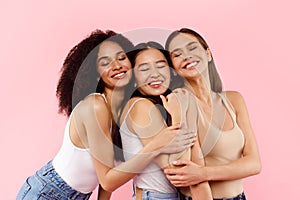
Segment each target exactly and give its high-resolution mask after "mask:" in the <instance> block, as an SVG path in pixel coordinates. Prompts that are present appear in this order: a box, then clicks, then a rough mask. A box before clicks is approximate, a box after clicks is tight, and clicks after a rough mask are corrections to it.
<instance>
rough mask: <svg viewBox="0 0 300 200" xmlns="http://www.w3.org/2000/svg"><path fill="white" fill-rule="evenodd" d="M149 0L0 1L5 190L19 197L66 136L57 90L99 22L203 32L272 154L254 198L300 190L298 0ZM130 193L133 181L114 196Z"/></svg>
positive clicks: (263, 148)
mask: <svg viewBox="0 0 300 200" xmlns="http://www.w3.org/2000/svg"><path fill="white" fill-rule="evenodd" d="M141 2H142V1H138V0H132V1H114V0H112V1H106V2H105V3H104V2H102V1H71V0H65V1H33V0H28V1H15V0H12V1H1V6H0V22H1V23H0V24H1V32H0V45H1V50H0V51H1V53H0V55H1V59H0V66H1V67H0V74H1V78H0V87H1V88H0V89H1V90H0V91H1V104H0V105H1V117H0V133H1V140H0V148H1V151H0V152H1V170H0V177H1V180H0V196H1V199H9V200H12V199H15V197H16V193H17V191H18V189H19V188H20V186H21V184H22V183H23V182H24V181H25V179H26V177H27V176H29V175H31V174H32V173H34V172H35V170H37V169H38V168H39V167H41V166H42V165H43V164H45V163H46V162H47V161H48V160H50V159H52V158H53V156H54V155H55V154H56V152H57V151H58V149H59V147H60V145H61V142H62V138H63V129H64V125H65V122H66V119H65V117H64V116H62V115H59V114H58V113H57V110H58V109H57V99H56V97H55V89H56V84H57V81H58V77H59V70H60V68H61V65H62V62H63V59H64V58H65V56H66V54H67V52H68V51H69V49H70V48H71V47H72V46H73V45H75V44H76V43H77V42H78V41H80V40H81V39H83V37H85V36H86V35H88V34H89V33H90V32H91V31H92V30H94V29H96V28H100V29H112V30H115V31H116V32H126V31H132V30H134V29H141V28H147V27H157V28H161V29H169V30H174V29H178V28H180V27H190V28H192V29H195V30H196V31H199V32H200V33H201V34H202V35H203V36H204V37H205V38H206V40H207V42H208V43H209V45H210V47H211V50H212V52H213V55H214V58H215V61H216V64H217V66H218V69H219V71H220V73H221V75H222V79H223V81H224V85H225V88H226V89H227V90H238V91H240V92H241V93H242V94H243V96H244V97H245V99H246V103H247V105H248V109H249V113H250V117H251V121H252V125H253V128H254V130H255V134H256V137H257V141H258V144H259V149H260V153H261V158H262V163H263V170H262V173H261V174H260V175H258V176H254V177H251V178H246V179H245V181H244V186H245V192H246V194H247V196H248V199H252V200H260V199H290V198H293V199H300V194H299V193H298V192H297V191H299V189H298V186H299V180H298V179H299V178H300V172H299V169H300V164H299V155H298V153H299V152H300V151H299V150H300V148H299V146H300V145H299V141H300V134H299V133H300V132H299V130H298V126H297V125H298V124H299V113H300V107H299V103H298V102H300V98H299V89H300V87H299V86H300V84H299V83H300V81H299V77H298V76H299V74H300V61H299V47H300V39H299V35H300V30H299V25H297V24H299V23H298V20H299V18H300V14H299V9H298V8H299V7H300V5H299V3H298V1H296V0H295V1H293V0H286V1H284V2H282V3H280V2H281V1H271V0H269V1H268V0H266V1H258V0H227V1H219V0H187V1H179V0H178V1H161V0H160V1H159V0H152V1H148V2H143V5H142V3H141ZM149 39H151V35H149ZM131 193H132V189H131V184H130V183H128V184H126V185H124V186H123V187H121V188H120V189H118V190H117V191H115V192H114V194H113V197H112V199H130V198H131ZM95 198H96V197H95V195H93V197H92V199H95Z"/></svg>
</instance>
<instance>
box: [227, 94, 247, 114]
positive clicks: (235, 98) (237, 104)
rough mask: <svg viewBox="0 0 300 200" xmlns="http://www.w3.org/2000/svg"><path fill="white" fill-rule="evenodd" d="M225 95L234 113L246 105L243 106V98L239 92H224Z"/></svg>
mask: <svg viewBox="0 0 300 200" xmlns="http://www.w3.org/2000/svg"><path fill="white" fill-rule="evenodd" d="M225 95H226V97H227V99H228V100H229V101H230V103H231V104H232V106H233V108H234V109H235V110H236V111H239V110H241V109H245V107H246V105H245V101H244V97H243V96H242V94H241V93H240V92H238V91H225Z"/></svg>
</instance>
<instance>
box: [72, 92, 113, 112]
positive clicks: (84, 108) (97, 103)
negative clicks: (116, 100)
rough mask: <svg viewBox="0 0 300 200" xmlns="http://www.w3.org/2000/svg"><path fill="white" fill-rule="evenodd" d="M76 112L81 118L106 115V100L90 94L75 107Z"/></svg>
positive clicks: (107, 109)
mask: <svg viewBox="0 0 300 200" xmlns="http://www.w3.org/2000/svg"><path fill="white" fill-rule="evenodd" d="M76 112H77V113H80V115H81V116H85V117H88V116H91V114H95V113H103V114H104V113H108V112H109V108H108V105H107V103H106V100H105V99H104V97H103V96H102V95H98V94H92V95H89V96H87V97H86V98H84V99H83V100H82V101H81V102H80V104H79V105H78V106H76Z"/></svg>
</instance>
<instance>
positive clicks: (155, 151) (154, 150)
mask: <svg viewBox="0 0 300 200" xmlns="http://www.w3.org/2000/svg"><path fill="white" fill-rule="evenodd" d="M153 141H154V140H153ZM153 141H151V142H149V143H148V144H147V145H146V146H145V147H144V149H143V150H142V151H141V153H145V154H147V155H148V156H151V157H152V158H155V157H156V156H158V155H159V154H160V153H161V150H162V147H160V146H157V142H153Z"/></svg>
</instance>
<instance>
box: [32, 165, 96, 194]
mask: <svg viewBox="0 0 300 200" xmlns="http://www.w3.org/2000/svg"><path fill="white" fill-rule="evenodd" d="M37 174H38V175H39V176H40V177H41V178H43V179H44V181H46V182H47V180H50V181H51V183H52V184H54V185H55V186H56V187H58V188H59V189H61V190H62V192H63V193H64V194H65V195H66V196H68V198H70V199H76V200H87V199H89V197H90V196H91V194H92V192H90V193H88V194H84V193H81V192H79V191H77V190H75V189H73V188H72V187H71V186H69V185H68V184H67V183H66V182H65V181H64V180H63V179H62V178H61V177H60V176H59V175H58V173H57V172H56V171H55V169H54V167H53V165H52V160H51V161H49V162H48V163H47V164H46V165H45V166H44V167H42V168H41V169H40V170H39V171H37Z"/></svg>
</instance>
